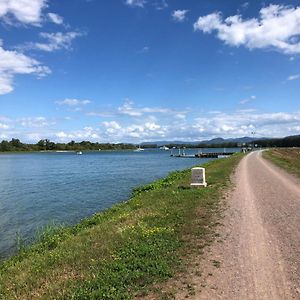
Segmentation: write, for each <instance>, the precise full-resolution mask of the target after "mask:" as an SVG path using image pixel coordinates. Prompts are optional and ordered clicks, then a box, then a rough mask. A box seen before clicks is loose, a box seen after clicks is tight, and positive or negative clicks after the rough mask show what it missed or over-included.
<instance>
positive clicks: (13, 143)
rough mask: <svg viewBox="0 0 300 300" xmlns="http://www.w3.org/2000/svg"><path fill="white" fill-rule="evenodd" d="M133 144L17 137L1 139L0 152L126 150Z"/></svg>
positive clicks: (131, 147)
mask: <svg viewBox="0 0 300 300" xmlns="http://www.w3.org/2000/svg"><path fill="white" fill-rule="evenodd" d="M135 148H136V146H135V145H133V144H126V143H120V144H111V143H92V142H90V141H82V142H75V141H71V142H69V143H54V142H51V141H50V140H48V139H44V140H40V141H38V142H37V143H36V144H26V143H22V142H21V141H20V140H19V139H14V138H13V139H11V140H10V141H6V140H3V141H2V142H1V143H0V152H18V151H84V150H85V151H98V150H126V149H135Z"/></svg>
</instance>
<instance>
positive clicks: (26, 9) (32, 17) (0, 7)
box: [0, 0, 47, 25]
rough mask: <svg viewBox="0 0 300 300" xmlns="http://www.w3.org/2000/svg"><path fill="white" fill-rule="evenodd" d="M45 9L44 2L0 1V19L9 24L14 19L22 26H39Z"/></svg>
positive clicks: (24, 0)
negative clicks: (22, 24)
mask: <svg viewBox="0 0 300 300" xmlns="http://www.w3.org/2000/svg"><path fill="white" fill-rule="evenodd" d="M45 7H47V1H46V0H1V1H0V18H2V19H3V20H4V21H5V22H7V23H11V24H12V22H13V20H12V18H14V19H16V20H17V21H19V22H21V23H24V24H30V25H39V24H40V22H41V19H42V10H43V9H44V8H45Z"/></svg>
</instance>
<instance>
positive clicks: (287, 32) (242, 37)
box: [194, 5, 300, 54]
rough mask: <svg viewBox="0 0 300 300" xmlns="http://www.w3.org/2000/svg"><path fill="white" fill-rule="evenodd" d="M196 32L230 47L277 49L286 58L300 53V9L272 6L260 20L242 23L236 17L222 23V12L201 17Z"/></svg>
mask: <svg viewBox="0 0 300 300" xmlns="http://www.w3.org/2000/svg"><path fill="white" fill-rule="evenodd" d="M194 29H195V30H199V31H203V32H204V33H211V32H212V31H214V30H215V31H217V37H218V38H219V39H220V40H222V41H224V42H225V43H226V44H228V45H231V46H237V47H238V46H242V45H243V46H245V47H247V48H249V49H255V48H258V49H268V48H270V49H276V50H277V51H280V52H282V53H284V54H296V53H300V42H299V35H300V7H295V8H294V7H290V6H284V5H269V6H267V7H264V8H262V9H261V10H260V12H259V18H252V19H246V20H243V19H242V17H241V16H240V15H234V16H230V17H228V18H226V19H225V20H223V18H222V15H221V13H220V12H216V13H212V14H209V15H206V16H203V17H199V19H198V21H197V22H196V23H195V24H194Z"/></svg>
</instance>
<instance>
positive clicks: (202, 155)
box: [171, 149, 235, 158]
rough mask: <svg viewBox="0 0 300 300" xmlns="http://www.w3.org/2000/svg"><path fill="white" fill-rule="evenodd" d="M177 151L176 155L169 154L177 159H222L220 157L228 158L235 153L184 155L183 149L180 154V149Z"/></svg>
mask: <svg viewBox="0 0 300 300" xmlns="http://www.w3.org/2000/svg"><path fill="white" fill-rule="evenodd" d="M178 150H179V152H178V154H174V153H173V152H171V156H172V157H179V158H222V157H228V156H230V155H232V154H234V153H235V152H227V151H225V150H224V151H223V152H198V153H196V154H186V153H185V149H183V151H182V152H181V151H180V150H181V149H178Z"/></svg>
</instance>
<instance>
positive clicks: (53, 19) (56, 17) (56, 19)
mask: <svg viewBox="0 0 300 300" xmlns="http://www.w3.org/2000/svg"><path fill="white" fill-rule="evenodd" d="M48 18H49V20H50V21H51V22H53V23H55V24H57V25H61V24H63V23H64V19H63V17H61V16H60V15H58V14H55V13H48Z"/></svg>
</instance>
